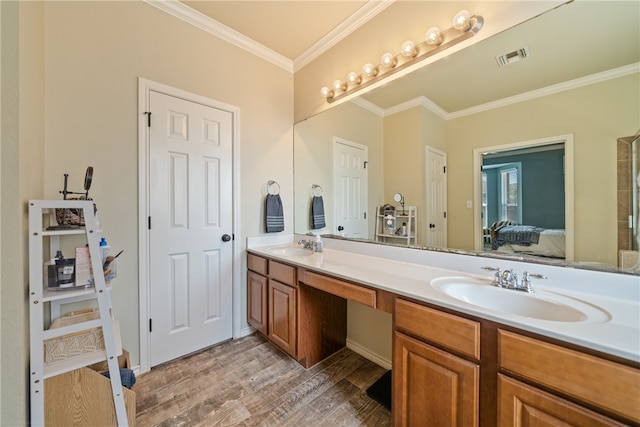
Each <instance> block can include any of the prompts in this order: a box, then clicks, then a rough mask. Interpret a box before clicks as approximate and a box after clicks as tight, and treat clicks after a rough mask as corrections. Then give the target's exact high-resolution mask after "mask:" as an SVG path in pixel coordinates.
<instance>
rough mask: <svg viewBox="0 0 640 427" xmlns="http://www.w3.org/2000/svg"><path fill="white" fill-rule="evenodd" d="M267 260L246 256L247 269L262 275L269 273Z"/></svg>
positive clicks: (251, 255) (250, 255)
mask: <svg viewBox="0 0 640 427" xmlns="http://www.w3.org/2000/svg"><path fill="white" fill-rule="evenodd" d="M268 265H269V260H267V259H266V258H262V257H259V256H257V255H254V254H247V268H248V269H249V270H252V271H255V272H256V273H260V274H263V275H265V276H266V275H267V273H268V272H269V268H268Z"/></svg>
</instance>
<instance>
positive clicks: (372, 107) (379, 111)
mask: <svg viewBox="0 0 640 427" xmlns="http://www.w3.org/2000/svg"><path fill="white" fill-rule="evenodd" d="M351 102H352V103H353V104H356V105H357V106H358V107H360V108H364V109H365V110H367V111H369V112H370V113H373V114H375V115H376V116H380V117H384V111H385V110H384V108H382V107H378V106H377V105H376V104H374V103H373V102H369V101H367V100H366V99H364V98H362V97H358V98H353V99H352V100H351Z"/></svg>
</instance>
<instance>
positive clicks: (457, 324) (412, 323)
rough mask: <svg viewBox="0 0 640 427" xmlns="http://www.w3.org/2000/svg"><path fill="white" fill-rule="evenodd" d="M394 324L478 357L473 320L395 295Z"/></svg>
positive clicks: (477, 328) (476, 326) (476, 327)
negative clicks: (396, 297)
mask: <svg viewBox="0 0 640 427" xmlns="http://www.w3.org/2000/svg"><path fill="white" fill-rule="evenodd" d="M395 327H396V328H397V329H403V330H405V331H407V332H410V333H412V334H413V335H416V336H418V337H421V338H424V339H427V340H430V341H433V342H434V343H437V344H440V345H443V346H445V347H447V348H449V349H451V350H455V351H459V352H460V353H462V354H466V355H468V356H471V357H473V358H475V359H480V323H478V322H474V321H473V320H468V319H463V318H461V317H458V316H454V315H452V314H448V313H443V312H440V311H437V310H433V309H431V308H428V307H424V306H422V305H419V304H415V303H412V302H409V301H404V300H401V299H397V300H396V316H395Z"/></svg>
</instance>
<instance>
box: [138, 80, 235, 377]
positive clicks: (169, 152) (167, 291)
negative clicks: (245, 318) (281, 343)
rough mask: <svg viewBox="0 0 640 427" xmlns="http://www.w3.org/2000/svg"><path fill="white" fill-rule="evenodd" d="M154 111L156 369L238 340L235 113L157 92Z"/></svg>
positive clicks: (152, 193) (152, 181) (152, 178)
mask: <svg viewBox="0 0 640 427" xmlns="http://www.w3.org/2000/svg"><path fill="white" fill-rule="evenodd" d="M150 106H151V114H152V115H151V128H150V142H149V144H150V148H149V150H150V152H149V161H150V163H149V187H150V192H149V199H150V200H149V207H150V213H151V220H150V222H151V229H150V231H149V244H150V248H149V253H150V268H149V270H150V271H149V277H150V286H149V292H150V295H149V297H150V307H149V308H150V315H151V316H150V317H151V319H150V329H151V333H150V351H149V354H150V360H151V366H155V365H158V364H160V363H163V362H166V361H168V360H171V359H175V358H177V357H180V356H183V355H185V354H188V353H191V352H193V351H196V350H199V349H202V348H204V347H207V346H210V345H212V344H215V343H217V342H220V341H223V340H226V339H229V338H231V336H232V312H231V307H232V303H231V290H232V249H233V248H232V243H231V242H230V241H227V242H225V241H223V236H224V235H225V234H226V233H229V234H231V230H232V223H231V219H232V202H231V200H232V168H231V159H232V156H231V155H232V114H231V113H229V112H226V111H221V110H218V109H215V108H212V107H209V106H205V105H201V104H198V103H195V102H190V101H186V100H183V99H179V98H175V97H172V96H168V95H165V94H162V93H158V92H154V91H151V92H150ZM225 240H226V237H225Z"/></svg>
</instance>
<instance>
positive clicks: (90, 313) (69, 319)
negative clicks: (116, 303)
mask: <svg viewBox="0 0 640 427" xmlns="http://www.w3.org/2000/svg"><path fill="white" fill-rule="evenodd" d="M99 317H100V313H99V312H98V311H97V310H84V311H81V312H75V313H70V314H68V315H66V316H63V317H60V318H58V319H56V320H54V321H53V323H52V324H51V328H50V329H55V328H61V327H64V326H69V325H74V324H76V323H81V322H86V321H89V320H95V319H98V318H99ZM104 349H105V346H104V336H103V334H102V328H92V329H87V330H85V331H80V332H76V333H73V334H67V335H63V336H61V337H56V338H51V339H49V340H45V341H44V363H45V364H50V363H56V362H62V361H64V360H67V359H70V358H72V357H75V356H80V355H82V354H85V353H91V352H93V351H98V350H104Z"/></svg>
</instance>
